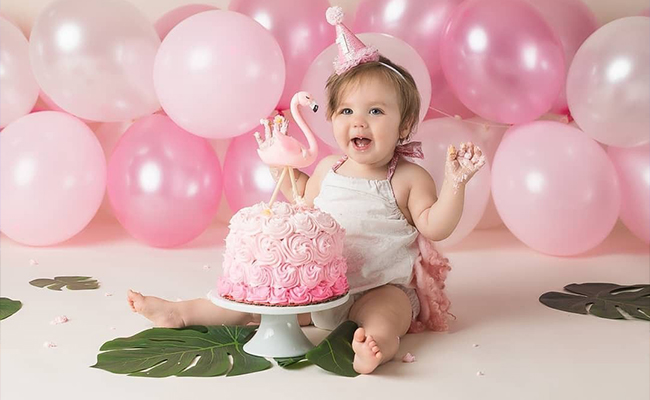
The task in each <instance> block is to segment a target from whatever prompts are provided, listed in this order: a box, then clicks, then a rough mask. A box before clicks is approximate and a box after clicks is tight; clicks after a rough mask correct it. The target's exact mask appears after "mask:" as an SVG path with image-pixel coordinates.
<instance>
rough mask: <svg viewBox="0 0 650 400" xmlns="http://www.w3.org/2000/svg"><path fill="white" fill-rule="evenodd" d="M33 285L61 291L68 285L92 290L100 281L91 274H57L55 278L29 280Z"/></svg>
mask: <svg viewBox="0 0 650 400" xmlns="http://www.w3.org/2000/svg"><path fill="white" fill-rule="evenodd" d="M29 284H30V285H32V286H37V287H40V288H44V287H47V288H48V289H50V290H58V291H59V292H60V291H61V288H63V287H67V288H68V289H69V290H90V289H97V288H99V282H97V281H96V280H95V279H92V278H91V277H89V276H56V277H54V279H49V278H40V279H34V280H33V281H30V282H29Z"/></svg>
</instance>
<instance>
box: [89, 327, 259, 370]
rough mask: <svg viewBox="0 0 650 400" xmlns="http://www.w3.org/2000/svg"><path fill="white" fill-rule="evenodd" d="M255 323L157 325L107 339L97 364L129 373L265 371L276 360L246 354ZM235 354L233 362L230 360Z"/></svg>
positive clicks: (107, 368)
mask: <svg viewBox="0 0 650 400" xmlns="http://www.w3.org/2000/svg"><path fill="white" fill-rule="evenodd" d="M254 330H255V327H248V326H238V327H234V326H208V327H205V326H192V327H187V328H182V329H168V328H153V329H149V330H146V331H143V332H140V333H138V334H137V335H135V336H131V337H128V338H119V339H115V340H111V341H110V342H106V343H104V345H103V346H102V347H101V348H100V351H104V353H100V354H99V355H98V356H97V363H96V364H95V365H93V366H92V367H94V368H100V369H103V370H106V371H109V372H113V373H116V374H128V375H130V376H146V377H167V376H172V375H175V376H195V377H206V376H219V375H224V374H225V375H226V376H235V375H242V374H247V373H251V372H257V371H262V370H265V369H267V368H270V367H271V363H270V362H269V361H267V360H266V359H264V358H262V357H256V356H251V355H249V354H246V353H244V351H243V349H242V346H243V345H244V343H246V342H247V341H248V339H249V337H250V336H251V335H252V333H253V331H254ZM231 357H232V361H231Z"/></svg>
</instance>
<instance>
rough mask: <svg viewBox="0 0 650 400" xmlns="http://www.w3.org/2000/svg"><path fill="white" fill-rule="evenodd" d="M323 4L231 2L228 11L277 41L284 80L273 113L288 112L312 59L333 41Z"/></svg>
mask: <svg viewBox="0 0 650 400" xmlns="http://www.w3.org/2000/svg"><path fill="white" fill-rule="evenodd" d="M328 7H329V1H327V0H310V1H309V5H308V6H305V2H304V0H274V1H267V0H233V1H231V2H230V6H229V9H230V10H232V11H236V12H239V13H242V14H244V15H248V16H249V17H251V18H253V19H254V20H256V21H257V22H259V23H260V24H261V25H262V26H263V27H265V28H266V29H268V30H269V31H270V32H271V34H273V37H274V38H275V39H276V40H277V41H278V44H279V45H280V48H282V54H283V55H284V61H285V63H286V69H287V77H286V80H285V83H284V91H283V92H282V97H280V101H279V102H278V105H277V107H276V108H277V109H278V110H284V109H286V108H289V106H290V104H291V98H292V97H293V95H294V94H295V93H296V92H299V91H300V90H302V88H301V87H300V84H301V83H302V79H303V77H304V76H305V72H306V71H307V68H309V65H311V62H312V61H314V59H315V58H316V56H318V54H320V52H321V51H323V50H324V49H325V48H326V47H327V46H329V45H330V44H332V43H334V40H336V30H335V29H334V27H333V26H331V25H330V24H328V23H327V20H326V19H325V11H327V8H328Z"/></svg>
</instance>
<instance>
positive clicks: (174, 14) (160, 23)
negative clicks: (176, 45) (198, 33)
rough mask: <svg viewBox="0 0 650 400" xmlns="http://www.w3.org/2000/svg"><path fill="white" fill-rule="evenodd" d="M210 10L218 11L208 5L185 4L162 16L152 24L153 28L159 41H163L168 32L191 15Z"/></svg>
mask: <svg viewBox="0 0 650 400" xmlns="http://www.w3.org/2000/svg"><path fill="white" fill-rule="evenodd" d="M211 10H218V8H217V7H214V6H211V5H209V4H186V5H184V6H180V7H176V8H174V9H173V10H170V11H168V12H166V13H165V14H163V16H162V17H160V18H158V20H157V21H156V22H155V23H154V24H153V27H154V29H155V30H156V33H158V36H159V37H160V40H163V39H164V38H165V37H166V36H167V34H168V33H169V31H171V30H172V29H173V28H174V27H175V26H176V25H178V24H179V23H180V22H181V21H183V20H185V19H187V18H189V17H191V16H192V15H195V14H198V13H201V12H204V11H211Z"/></svg>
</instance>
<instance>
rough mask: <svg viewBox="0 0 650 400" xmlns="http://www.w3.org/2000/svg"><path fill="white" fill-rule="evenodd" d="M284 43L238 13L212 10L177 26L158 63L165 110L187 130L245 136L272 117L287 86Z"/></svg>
mask: <svg viewBox="0 0 650 400" xmlns="http://www.w3.org/2000/svg"><path fill="white" fill-rule="evenodd" d="M284 75H285V70H284V59H283V58H282V51H281V50H280V46H279V45H278V42H277V41H276V40H275V39H273V36H272V35H271V34H270V33H269V32H268V31H267V30H266V29H264V28H263V27H262V26H261V25H260V24H258V23H257V22H255V21H253V20H252V19H251V18H249V17H247V16H245V15H242V14H239V13H236V12H232V11H220V10H215V11H206V12H202V13H200V14H196V15H193V16H191V17H189V18H188V19H186V20H185V21H183V22H181V23H180V24H178V26H176V28H174V29H173V30H172V31H171V32H169V34H168V35H167V37H166V38H165V41H164V42H163V44H162V45H161V46H160V51H158V55H157V56H156V63H155V66H154V82H155V85H156V92H157V93H158V97H159V99H160V103H161V104H162V106H163V109H164V110H165V112H166V113H167V115H169V117H170V118H171V119H172V120H174V122H176V123H177V124H178V125H179V126H180V127H182V128H183V129H185V130H187V131H189V132H191V133H193V134H195V135H199V136H203V137H206V138H220V139H223V138H227V137H233V136H237V135H240V134H241V133H242V132H246V131H248V130H250V129H251V128H253V127H254V126H255V125H257V124H258V123H259V120H260V117H262V116H265V115H269V114H270V113H271V112H272V111H273V110H274V108H275V105H276V104H277V103H278V99H279V98H280V95H281V94H282V88H283V87H284Z"/></svg>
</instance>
